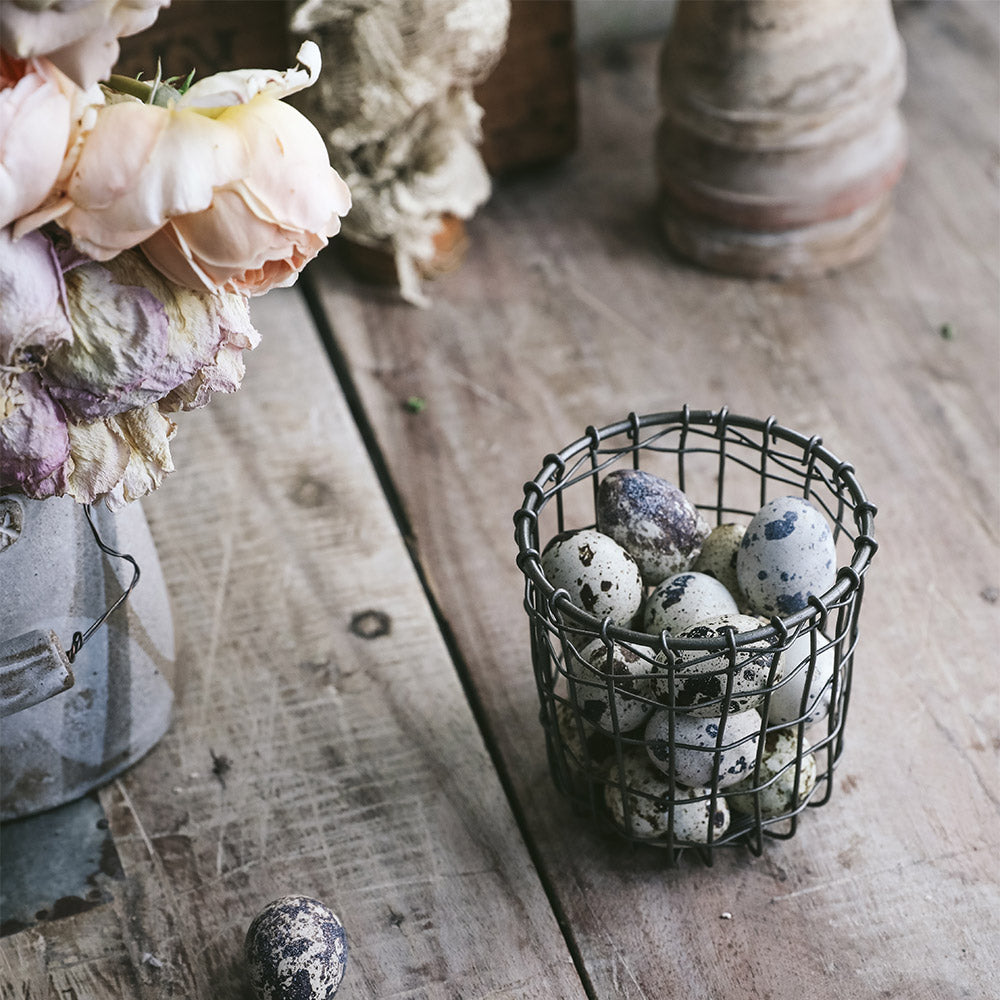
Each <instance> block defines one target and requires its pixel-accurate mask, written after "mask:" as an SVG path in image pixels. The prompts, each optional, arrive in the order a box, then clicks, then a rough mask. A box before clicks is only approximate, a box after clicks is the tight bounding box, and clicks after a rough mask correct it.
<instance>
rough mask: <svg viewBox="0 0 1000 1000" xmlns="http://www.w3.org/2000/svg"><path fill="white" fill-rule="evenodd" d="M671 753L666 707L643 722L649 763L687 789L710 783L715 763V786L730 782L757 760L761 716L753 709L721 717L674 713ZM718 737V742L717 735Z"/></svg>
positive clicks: (668, 715) (722, 785) (744, 772)
mask: <svg viewBox="0 0 1000 1000" xmlns="http://www.w3.org/2000/svg"><path fill="white" fill-rule="evenodd" d="M673 722H674V752H673V753H672V754H671V751H670V709H661V710H660V711H658V712H655V713H654V714H653V715H652V716H651V717H650V720H649V722H648V723H646V732H645V738H646V749H647V752H648V754H649V759H650V760H651V761H652V763H653V765H654V766H655V767H657V768H659V769H660V770H661V771H663V772H664V773H665V774H666V773H669V771H670V768H671V767H673V770H674V777H675V779H676V780H677V781H679V782H680V783H681V784H682V785H687V786H688V787H689V788H702V787H705V786H711V784H712V776H713V774H714V772H715V769H716V765H718V772H719V776H718V781H717V784H716V787H717V788H726V787H727V786H729V785H734V784H736V782H738V781H739V780H740V779H741V778H743V776H744V775H745V774H746V773H747V772H748V771H750V770H752V769H753V766H754V762H755V760H756V759H757V745H758V743H759V741H760V730H761V723H762V720H761V717H760V713H759V712H757V711H756V710H755V709H752V708H751V709H750V710H749V711H747V712H738V713H736V714H734V715H729V716H727V717H726V721H725V728H724V729H723V722H722V719H716V718H703V717H699V716H695V715H680V714H675V715H674V719H673ZM720 733H721V736H722V741H721V745H718V744H719V736H720Z"/></svg>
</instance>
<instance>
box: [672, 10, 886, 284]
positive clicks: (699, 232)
mask: <svg viewBox="0 0 1000 1000" xmlns="http://www.w3.org/2000/svg"><path fill="white" fill-rule="evenodd" d="M904 84H905V62H904V53H903V48H902V44H901V42H900V38H899V34H898V32H897V30H896V25H895V22H894V20H893V14H892V7H891V4H890V0H714V2H712V3H702V2H699V0H679V2H678V5H677V9H676V16H675V20H674V23H673V25H672V27H671V30H670V33H669V35H668V36H667V39H666V41H665V43H664V46H663V49H662V53H661V59H660V103H661V108H662V119H661V122H660V127H659V131H658V135H657V147H656V162H657V175H658V183H659V191H660V197H661V222H662V226H663V229H664V232H665V234H666V236H667V239H668V241H669V242H670V243H671V245H673V247H674V248H675V249H677V250H678V251H679V252H680V253H682V254H683V255H685V256H687V257H690V258H692V259H693V260H695V261H697V262H699V263H702V264H705V265H707V266H709V267H712V268H715V269H718V270H723V271H729V272H733V273H737V274H745V275H753V276H778V277H790V276H810V275H815V274H821V273H823V272H826V271H829V270H832V269H835V268H838V267H842V266H844V265H846V264H849V263H852V262H854V261H856V260H858V259H860V258H861V257H863V256H865V255H867V254H868V253H870V252H871V251H872V250H873V249H874V248H875V247H876V246H877V244H878V242H879V240H880V239H881V237H882V235H883V232H884V229H885V224H886V221H887V218H888V214H889V207H890V203H891V195H892V190H893V187H894V185H895V184H896V181H897V180H898V178H899V176H900V173H901V172H902V169H903V165H904V163H905V159H906V139H905V131H904V127H903V122H902V119H901V117H900V114H899V111H898V102H899V98H900V96H901V94H902V91H903V88H904Z"/></svg>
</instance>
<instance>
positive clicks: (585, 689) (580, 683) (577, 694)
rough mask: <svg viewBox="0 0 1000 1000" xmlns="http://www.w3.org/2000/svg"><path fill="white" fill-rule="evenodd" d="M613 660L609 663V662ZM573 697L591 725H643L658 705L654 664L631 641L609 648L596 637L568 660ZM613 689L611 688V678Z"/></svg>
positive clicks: (612, 727)
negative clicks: (653, 686) (651, 678)
mask: <svg viewBox="0 0 1000 1000" xmlns="http://www.w3.org/2000/svg"><path fill="white" fill-rule="evenodd" d="M609 660H610V664H609ZM566 669H567V674H568V676H569V690H570V697H571V698H572V699H573V702H574V704H575V705H576V706H577V708H578V709H579V711H580V714H581V715H582V716H583V717H584V719H586V720H587V722H588V723H590V725H592V726H594V727H596V728H597V729H601V730H603V731H604V732H607V733H613V732H615V726H616V720H617V731H618V732H623V733H624V732H628V730H630V729H635V728H636V726H641V725H642V724H643V723H644V722H645V721H646V719H648V718H649V716H650V715H651V714H652V712H653V709H654V708H655V707H656V706H655V704H654V703H653V700H652V697H651V693H650V681H649V678H648V675H649V674H651V673H652V671H653V669H654V668H653V665H652V664H651V663H650V662H649V660H648V659H646V658H645V657H643V655H642V654H641V653H640V652H639V651H638V650H637V649H635V648H634V647H632V646H630V645H628V643H622V642H617V643H615V644H614V645H613V646H611V647H610V648H609V647H608V646H606V645H605V644H604V641H603V640H601V639H594V640H593V642H589V643H588V644H587V645H586V646H584V647H583V649H581V650H580V651H579V653H578V654H576V655H574V654H572V653H571V654H570V655H569V657H568V661H567V668H566ZM609 680H610V681H611V684H612V689H611V690H610V691H609V689H608V682H609Z"/></svg>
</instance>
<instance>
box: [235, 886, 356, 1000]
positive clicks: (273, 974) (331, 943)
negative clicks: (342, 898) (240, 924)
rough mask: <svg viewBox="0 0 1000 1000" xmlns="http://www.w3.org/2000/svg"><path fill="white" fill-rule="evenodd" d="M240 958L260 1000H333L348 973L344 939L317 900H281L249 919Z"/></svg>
mask: <svg viewBox="0 0 1000 1000" xmlns="http://www.w3.org/2000/svg"><path fill="white" fill-rule="evenodd" d="M243 954H244V958H245V960H246V965H247V973H248V977H249V980H250V986H251V988H252V989H253V991H254V993H255V995H256V996H257V997H258V998H259V1000H332V998H333V996H334V994H335V993H336V992H337V989H338V988H339V986H340V982H341V980H342V979H343V978H344V972H345V970H346V968H347V935H346V933H345V932H344V928H343V925H342V924H341V922H340V920H339V919H338V918H337V915H336V914H335V913H334V912H333V911H332V910H331V909H329V907H327V906H324V905H323V904H322V903H321V902H319V900H316V899H311V898H309V897H308V896H282V897H281V898H280V899H275V900H274V901H273V902H271V903H268V904H267V906H265V907H264V909H263V910H261V911H260V913H258V914H257V916H256V917H254V919H253V922H252V923H251V924H250V927H249V929H248V930H247V935H246V939H245V941H244V943H243Z"/></svg>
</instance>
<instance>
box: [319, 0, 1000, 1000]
mask: <svg viewBox="0 0 1000 1000" xmlns="http://www.w3.org/2000/svg"><path fill="white" fill-rule="evenodd" d="M996 14H997V7H996V5H995V4H993V3H951V2H949V3H919V4H917V3H904V4H900V5H897V15H898V17H899V21H900V28H901V31H902V34H903V37H904V41H905V43H906V44H907V47H908V52H909V66H910V83H909V88H908V91H907V94H906V96H905V98H904V101H903V112H904V115H905V117H906V120H907V123H908V127H909V132H910V143H911V154H910V163H909V166H908V168H907V170H906V173H905V174H904V177H903V179H902V181H901V183H900V185H899V187H898V189H897V197H896V210H895V215H894V219H893V224H892V228H891V230H890V233H889V235H888V237H887V240H886V242H885V243H884V244H883V245H882V247H881V248H880V250H879V251H878V253H877V254H876V255H875V256H874V257H873V258H872V259H871V260H869V261H867V262H866V263H864V264H861V265H858V266H855V267H853V268H851V269H850V270H847V271H844V272H843V273H840V274H838V275H835V276H832V277H827V278H823V279H820V280H816V281H812V282H805V281H798V282H788V283H782V284H777V283H770V282H765V281H743V280H738V279H730V278H725V277H719V276H716V275H713V274H710V273H706V272H702V271H699V270H696V269H694V268H692V267H689V266H687V265H685V264H683V263H680V262H679V261H677V260H676V259H675V258H673V257H672V256H671V255H670V254H669V253H668V252H667V251H666V250H665V249H664V247H663V242H662V240H661V239H660V236H659V234H658V233H657V232H656V230H655V222H654V211H653V205H654V203H655V182H654V177H653V161H652V141H653V133H654V130H655V126H656V120H657V105H656V96H655V77H656V74H655V62H656V55H657V46H656V45H655V44H653V43H639V44H637V45H634V46H632V47H630V48H629V49H628V52H627V55H628V58H624V57H623V56H622V53H621V51H620V50H616V51H615V52H614V54H613V58H611V57H610V56H609V57H608V58H605V54H604V53H602V52H600V51H596V52H589V53H585V54H583V56H582V59H581V66H582V77H581V89H580V102H581V104H580V107H581V145H580V149H579V151H578V152H577V153H576V154H575V155H574V157H572V159H571V160H570V161H569V162H568V163H566V164H563V165H561V166H560V167H558V168H553V169H549V170H547V171H545V172H539V173H536V174H534V175H532V176H530V177H519V178H517V179H509V180H508V181H507V182H505V183H502V184H499V185H498V187H497V190H496V193H495V195H494V198H493V200H492V201H491V203H490V204H489V206H487V207H486V208H485V209H484V210H483V211H482V212H481V213H480V214H479V215H478V216H477V218H476V219H475V220H474V221H473V222H472V223H471V225H470V227H469V232H470V239H471V248H470V251H469V254H468V256H467V258H466V262H465V264H464V266H463V267H462V269H460V270H459V271H458V272H457V273H455V274H452V275H449V276H448V277H447V278H445V279H443V280H441V281H440V282H439V283H438V285H437V286H435V287H433V288H431V289H430V291H431V293H432V294H433V296H434V304H433V306H432V308H431V309H429V310H426V311H421V310H416V309H413V308H410V307H407V306H405V305H401V304H398V303H397V302H396V301H394V300H393V299H392V298H391V297H389V296H388V295H380V294H379V293H375V292H372V291H370V290H367V289H363V288H361V287H359V286H357V285H355V284H353V283H352V282H351V281H350V280H349V279H347V278H345V277H343V276H342V275H341V274H339V273H338V272H337V271H336V269H335V268H334V267H332V266H329V267H327V266H325V264H324V262H320V264H319V266H317V267H316V268H314V269H313V271H312V272H311V279H312V280H313V281H314V282H315V283H316V284H317V287H318V294H319V297H320V299H321V301H322V303H323V306H324V308H325V310H326V312H327V314H328V316H329V318H330V322H331V324H332V326H333V329H334V333H335V337H336V341H337V343H338V345H339V348H340V350H341V351H342V352H343V354H344V357H345V359H346V367H347V369H348V370H349V372H350V373H351V376H352V378H353V379H354V381H355V383H356V386H357V391H358V394H359V396H360V398H361V400H362V401H363V405H364V408H365V411H366V413H367V414H368V417H369V419H370V420H371V423H372V426H373V428H374V434H375V438H376V440H377V442H378V446H379V448H380V449H381V453H382V456H383V458H384V461H385V464H386V466H387V468H388V469H389V471H390V474H391V477H392V480H393V482H394V484H395V487H396V489H397V490H398V492H399V494H400V497H401V502H402V505H403V507H404V509H405V511H406V515H407V517H408V519H409V521H410V524H411V526H412V532H413V535H414V543H413V544H414V546H415V548H416V551H417V553H418V558H419V560H420V562H421V564H422V566H423V567H424V571H425V573H426V576H427V578H428V579H429V580H430V582H431V586H432V589H433V593H434V594H435V596H436V599H437V601H438V602H439V604H440V607H441V609H442V612H443V614H444V616H445V618H446V620H447V622H448V625H449V627H450V629H451V630H452V632H453V633H454V635H455V637H456V640H457V644H458V646H459V648H460V650H461V654H462V658H463V660H464V664H465V667H466V669H467V671H468V674H469V677H470V683H471V685H472V687H473V688H474V690H475V692H476V695H477V696H478V698H479V699H480V700H481V702H482V704H483V706H484V713H485V718H486V722H487V727H488V732H489V736H490V738H491V739H492V740H494V741H495V743H496V745H497V747H498V748H499V752H500V756H501V758H502V760H503V762H504V764H505V766H506V769H507V771H508V773H509V775H510V776H511V780H512V782H513V785H514V787H515V790H516V795H517V798H518V802H519V805H520V807H521V808H522V809H523V810H524V813H525V814H526V816H527V822H528V824H529V827H530V831H531V836H532V838H533V839H534V842H535V846H536V849H537V852H538V854H539V857H540V858H541V864H542V867H543V870H544V872H545V876H546V877H547V878H548V879H549V880H550V881H551V883H552V884H553V886H554V893H555V897H556V900H557V905H558V907H559V908H560V909H561V911H562V913H563V915H564V919H565V921H566V923H567V924H568V926H569V927H570V928H571V932H572V935H573V938H574V940H575V943H576V946H577V947H578V949H579V951H580V953H581V955H582V959H583V964H584V967H585V970H586V975H587V977H588V980H589V986H590V989H591V991H592V995H593V996H595V997H600V998H609V997H624V998H647V1000H652V998H659V997H664V996H673V995H683V996H692V997H700V996H704V997H723V996H755V997H768V998H770V1000H785V998H788V1000H791V998H798V997H801V996H809V997H810V998H816V1000H826V998H830V1000H833V998H841V997H846V996H849V997H852V998H876V997H880V998H889V997H898V998H904V997H905V998H907V1000H941V998H944V1000H952V998H956V1000H957V998H960V997H976V998H986V997H993V996H995V995H996V984H997V982H998V981H1000V946H998V943H997V939H996V934H995V931H996V914H997V912H998V905H1000V891H998V878H997V876H998V871H997V863H996V857H997V850H998V847H1000V844H998V834H997V829H998V825H997V819H998V811H1000V789H998V769H997V750H998V748H1000V738H998V734H997V670H996V667H997V654H996V650H997V648H998V647H1000V643H998V639H1000V633H998V610H1000V605H998V602H997V597H996V595H997V587H998V584H1000V580H998V565H1000V561H998V535H1000V532H998V503H997V483H998V477H1000V468H998V454H1000V433H998V419H997V416H998V415H997V400H998V399H1000V368H998V350H997V345H998V334H1000V297H998V287H1000V284H998V270H1000V262H998V233H1000V227H998V197H997V176H996V168H997V162H998V152H997V131H996V109H997V105H998V73H997V70H998V56H997V16H996ZM411 396H420V397H422V398H424V399H425V400H426V404H427V405H426V407H425V408H424V409H423V410H422V411H421V412H419V413H409V412H407V411H406V409H405V408H404V407H403V406H402V405H401V403H402V401H403V400H406V399H407V398H408V397H411ZM685 402H687V403H690V404H691V406H692V407H696V408H697V407H718V406H721V405H723V404H725V405H728V406H729V407H730V408H731V410H732V411H734V412H741V413H747V414H750V415H755V416H759V417H765V416H767V415H769V414H774V415H776V416H777V417H778V419H779V420H780V421H781V422H782V423H784V424H785V425H787V426H791V427H795V428H797V429H800V430H802V431H806V432H808V433H820V434H822V436H823V439H824V443H825V444H826V445H827V446H828V447H829V448H830V449H831V450H832V451H834V452H835V453H837V454H838V455H840V456H841V457H842V458H844V459H847V460H849V461H851V462H852V463H853V464H854V465H855V467H856V469H857V473H858V477H859V480H860V481H861V483H862V484H863V486H864V487H865V489H866V491H867V492H868V494H869V496H870V497H871V499H872V500H873V501H874V502H875V503H876V504H878V506H879V508H880V513H879V515H878V518H877V519H876V535H877V537H878V539H879V541H880V544H881V548H880V550H879V552H878V554H877V556H876V558H875V562H874V566H873V569H872V572H871V574H870V576H869V586H868V591H867V596H866V601H865V608H864V611H863V614H862V621H861V643H860V647H859V651H858V656H857V663H856V673H855V681H854V691H853V697H852V702H851V717H850V719H849V723H848V727H847V748H846V753H845V757H844V759H843V761H842V764H841V769H840V771H839V772H838V780H837V782H836V788H835V793H834V797H833V799H832V800H831V802H830V803H829V804H828V805H827V806H825V807H824V808H823V809H820V810H815V811H812V812H810V814H809V815H808V816H806V817H805V822H803V824H802V825H801V827H800V831H799V833H798V834H797V835H796V837H795V838H794V839H793V840H791V841H788V842H783V843H781V842H778V843H773V844H770V845H769V846H768V849H767V850H766V852H765V855H764V856H763V857H762V858H760V859H756V860H755V859H753V858H751V857H749V856H745V855H744V854H742V853H740V852H730V853H728V854H725V855H724V856H723V857H722V858H721V859H720V860H719V861H717V863H716V865H715V867H714V868H712V869H710V870H709V869H704V868H701V867H699V866H698V865H697V864H696V863H692V864H690V865H685V866H683V867H682V868H681V869H679V870H677V871H667V870H665V868H664V865H663V859H662V858H661V857H660V856H659V855H658V854H657V853H656V852H655V851H629V850H626V849H623V848H622V847H621V846H619V845H618V844H617V843H616V842H614V841H612V840H610V839H606V838H604V837H603V836H601V835H598V834H596V833H594V832H592V831H590V830H589V829H588V828H587V827H586V825H584V824H581V823H580V822H579V821H578V820H577V819H576V818H575V817H574V816H573V815H572V814H571V812H570V811H569V809H568V808H567V807H566V806H565V805H564V804H562V803H561V802H560V801H559V800H558V799H557V798H556V796H555V793H554V791H553V788H552V785H551V782H550V780H549V778H548V774H547V770H546V763H545V753H544V746H543V740H542V732H541V728H540V727H539V725H538V721H537V704H536V696H535V691H534V682H533V679H532V675H531V668H530V664H529V652H528V629H527V621H526V619H525V616H524V614H523V612H522V610H521V607H520V601H521V589H522V587H521V580H520V577H519V574H518V572H517V570H516V569H515V566H514V555H515V549H514V545H513V542H512V538H511V522H510V518H511V515H512V513H513V511H514V509H515V508H516V507H517V506H518V505H519V504H520V501H521V484H522V483H523V482H524V481H525V480H526V479H528V478H529V477H531V476H533V475H534V474H535V472H536V471H537V469H538V468H539V466H540V465H541V460H542V457H543V456H544V455H545V454H546V453H548V452H550V451H552V450H555V449H556V448H557V447H561V446H562V445H564V444H567V443H568V442H570V441H572V440H575V439H576V438H577V437H579V436H580V435H581V434H583V432H584V429H585V428H586V426H587V425H588V424H591V423H593V424H595V425H600V424H603V423H607V422H610V421H612V420H617V419H620V418H622V417H624V416H625V415H626V414H627V413H628V412H629V411H630V410H635V411H636V412H640V413H642V412H656V411H659V410H663V409H673V408H678V407H680V406H681V405H682V404H683V403H685ZM722 913H731V914H732V919H725V920H724V919H720V915H721V914H722Z"/></svg>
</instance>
